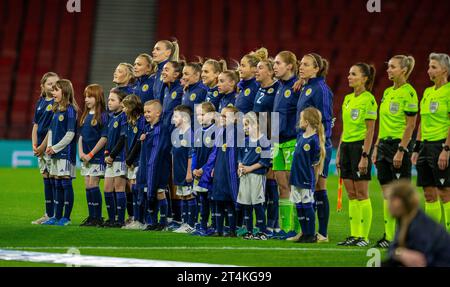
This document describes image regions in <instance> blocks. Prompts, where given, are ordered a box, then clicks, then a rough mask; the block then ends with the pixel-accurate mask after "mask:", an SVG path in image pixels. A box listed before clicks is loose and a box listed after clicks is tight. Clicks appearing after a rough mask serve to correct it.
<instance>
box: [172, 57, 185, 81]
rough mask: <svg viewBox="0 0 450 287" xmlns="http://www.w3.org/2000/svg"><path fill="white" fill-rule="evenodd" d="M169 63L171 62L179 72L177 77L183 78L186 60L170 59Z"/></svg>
mask: <svg viewBox="0 0 450 287" xmlns="http://www.w3.org/2000/svg"><path fill="white" fill-rule="evenodd" d="M168 63H170V64H171V65H172V67H173V69H174V70H175V72H176V73H178V76H177V79H181V77H182V76H183V68H184V66H186V62H185V61H183V60H181V61H169V62H168Z"/></svg>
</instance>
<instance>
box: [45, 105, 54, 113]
mask: <svg viewBox="0 0 450 287" xmlns="http://www.w3.org/2000/svg"><path fill="white" fill-rule="evenodd" d="M52 108H53V106H52V104H50V105H48V106H47V108H46V110H47V112H50V111H51V110H52Z"/></svg>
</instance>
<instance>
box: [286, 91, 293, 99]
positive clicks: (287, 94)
mask: <svg viewBox="0 0 450 287" xmlns="http://www.w3.org/2000/svg"><path fill="white" fill-rule="evenodd" d="M291 93H292V92H291V90H287V91H286V92H284V97H285V98H289V97H290V96H291Z"/></svg>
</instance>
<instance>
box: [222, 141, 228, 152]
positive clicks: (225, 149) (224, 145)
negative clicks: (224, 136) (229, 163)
mask: <svg viewBox="0 0 450 287" xmlns="http://www.w3.org/2000/svg"><path fill="white" fill-rule="evenodd" d="M222 151H224V152H225V151H227V144H226V143H224V144H223V145H222Z"/></svg>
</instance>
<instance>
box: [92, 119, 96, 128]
mask: <svg viewBox="0 0 450 287" xmlns="http://www.w3.org/2000/svg"><path fill="white" fill-rule="evenodd" d="M96 125H97V120H96V119H92V121H91V126H93V127H95V126H96Z"/></svg>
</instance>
